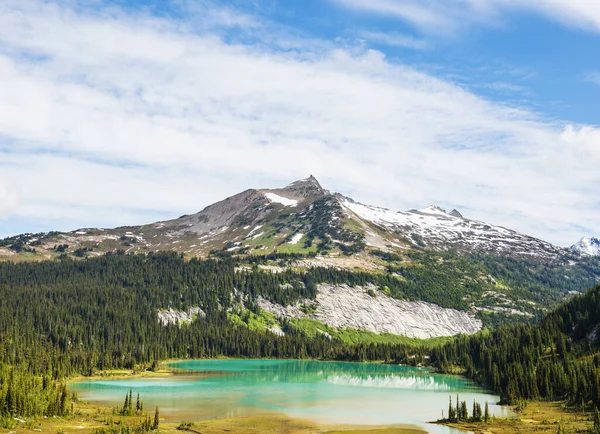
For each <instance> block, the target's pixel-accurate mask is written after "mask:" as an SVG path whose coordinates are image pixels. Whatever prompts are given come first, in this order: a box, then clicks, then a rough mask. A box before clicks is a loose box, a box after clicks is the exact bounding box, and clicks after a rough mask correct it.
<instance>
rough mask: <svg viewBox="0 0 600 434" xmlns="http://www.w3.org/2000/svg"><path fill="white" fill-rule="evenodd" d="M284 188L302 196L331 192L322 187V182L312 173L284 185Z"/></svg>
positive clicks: (321, 194) (314, 195)
mask: <svg viewBox="0 0 600 434" xmlns="http://www.w3.org/2000/svg"><path fill="white" fill-rule="evenodd" d="M283 190H285V191H289V192H291V193H294V194H297V195H299V196H302V197H318V196H324V195H326V194H329V191H328V190H325V189H324V188H323V187H321V184H319V181H317V178H315V177H314V176H312V175H310V176H309V177H308V178H304V179H300V180H298V181H294V182H292V183H291V184H289V185H288V186H286V187H284V188H283Z"/></svg>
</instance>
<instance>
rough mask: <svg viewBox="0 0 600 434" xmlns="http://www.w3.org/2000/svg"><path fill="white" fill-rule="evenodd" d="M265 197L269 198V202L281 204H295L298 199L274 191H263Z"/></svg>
mask: <svg viewBox="0 0 600 434" xmlns="http://www.w3.org/2000/svg"><path fill="white" fill-rule="evenodd" d="M265 197H266V198H267V199H269V201H270V202H274V203H280V204H281V205H283V206H292V207H294V206H297V205H298V201H297V200H296V199H289V198H287V197H283V196H279V195H278V194H275V193H265Z"/></svg>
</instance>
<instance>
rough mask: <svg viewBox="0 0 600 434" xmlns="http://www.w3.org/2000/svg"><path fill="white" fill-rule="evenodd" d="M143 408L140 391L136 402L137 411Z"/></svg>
mask: <svg viewBox="0 0 600 434" xmlns="http://www.w3.org/2000/svg"><path fill="white" fill-rule="evenodd" d="M141 410H142V403H141V401H140V392H138V394H137V402H136V403H135V411H136V412H138V413H139V412H140V411H141Z"/></svg>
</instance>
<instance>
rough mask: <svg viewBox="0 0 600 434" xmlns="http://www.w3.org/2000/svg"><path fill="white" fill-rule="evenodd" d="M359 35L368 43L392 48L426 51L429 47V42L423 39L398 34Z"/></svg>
mask: <svg viewBox="0 0 600 434" xmlns="http://www.w3.org/2000/svg"><path fill="white" fill-rule="evenodd" d="M358 35H359V36H360V37H361V38H364V39H366V40H368V41H371V42H377V43H380V44H384V45H389V46H391V47H403V48H410V49H413V50H424V49H426V48H427V47H428V44H427V41H425V40H423V39H416V38H413V37H412V36H406V35H401V34H398V33H383V32H371V31H361V32H359V33H358Z"/></svg>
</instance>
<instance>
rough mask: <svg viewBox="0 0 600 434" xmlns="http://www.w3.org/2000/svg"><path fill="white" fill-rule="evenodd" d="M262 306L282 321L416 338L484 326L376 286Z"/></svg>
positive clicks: (324, 288) (329, 288)
mask: <svg viewBox="0 0 600 434" xmlns="http://www.w3.org/2000/svg"><path fill="white" fill-rule="evenodd" d="M306 304H312V305H314V307H315V308H316V312H315V313H313V314H305V313H304V312H303V311H302V310H301V309H300V307H301V306H302V305H306ZM259 306H260V308H261V309H263V310H265V311H267V312H271V313H273V314H275V315H276V316H278V317H280V318H286V317H287V318H311V319H316V320H318V321H320V322H322V323H323V324H326V325H328V326H331V327H337V328H353V329H360V330H369V331H372V332H375V333H393V334H396V335H402V336H408V337H412V338H433V337H439V336H454V335H457V334H461V333H464V334H473V333H476V332H477V331H479V330H481V328H482V326H483V324H482V322H481V321H480V320H479V319H477V318H475V316H474V315H473V314H471V313H468V312H462V311H459V310H455V309H446V308H442V307H440V306H438V305H435V304H432V303H426V302H422V301H403V300H397V299H395V298H392V297H389V296H387V295H385V294H384V293H382V292H380V291H379V290H377V289H376V288H375V287H374V286H372V285H371V286H366V287H360V286H358V287H352V286H348V285H319V287H318V294H317V298H316V301H310V300H305V301H302V302H299V303H297V304H296V305H295V306H288V307H283V306H280V305H277V304H273V303H270V302H268V301H266V300H259ZM304 310H306V309H304Z"/></svg>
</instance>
